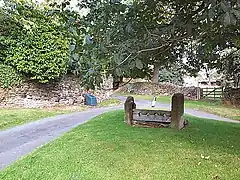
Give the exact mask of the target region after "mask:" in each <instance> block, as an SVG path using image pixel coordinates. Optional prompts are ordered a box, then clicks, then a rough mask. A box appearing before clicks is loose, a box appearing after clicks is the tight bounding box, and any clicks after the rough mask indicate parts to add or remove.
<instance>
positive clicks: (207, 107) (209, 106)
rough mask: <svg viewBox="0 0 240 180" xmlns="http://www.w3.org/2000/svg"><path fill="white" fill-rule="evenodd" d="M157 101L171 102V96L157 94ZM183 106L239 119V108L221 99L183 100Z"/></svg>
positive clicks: (145, 97)
mask: <svg viewBox="0 0 240 180" xmlns="http://www.w3.org/2000/svg"><path fill="white" fill-rule="evenodd" d="M121 95H124V96H128V95H129V94H121ZM131 96H134V97H135V98H136V99H143V100H152V98H153V96H152V95H131ZM157 101H158V102H163V103H171V97H170V96H157ZM185 107H186V108H191V109H197V110H201V111H205V112H209V113H212V114H216V115H219V116H222V117H228V118H231V119H234V120H240V108H235V107H232V106H227V105H225V104H223V103H222V102H221V101H193V100H185Z"/></svg>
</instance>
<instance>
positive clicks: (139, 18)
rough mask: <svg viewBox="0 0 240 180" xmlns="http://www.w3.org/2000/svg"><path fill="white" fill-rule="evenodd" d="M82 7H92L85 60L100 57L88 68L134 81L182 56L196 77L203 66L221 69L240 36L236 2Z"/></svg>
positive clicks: (87, 3) (87, 1) (88, 4)
mask: <svg viewBox="0 0 240 180" xmlns="http://www.w3.org/2000/svg"><path fill="white" fill-rule="evenodd" d="M79 6H80V8H88V9H89V13H88V15H87V16H86V17H84V18H83V19H81V26H82V27H84V28H85V30H86V32H85V34H86V35H88V36H90V37H91V39H92V43H89V44H87V46H86V47H87V48H86V49H84V54H83V56H85V55H86V56H88V58H90V57H91V58H90V59H93V61H94V59H97V62H96V61H94V63H93V64H91V65H90V67H95V66H98V67H100V68H99V69H98V71H99V73H98V74H100V71H102V70H103V69H104V70H105V71H106V72H108V73H110V74H114V75H115V76H133V77H136V76H138V74H140V72H149V71H150V70H151V69H150V68H149V67H150V66H149V65H158V66H159V67H160V68H164V67H168V66H169V65H171V64H173V63H183V62H182V60H183V58H186V59H187V62H186V63H185V69H186V70H187V71H188V72H190V73H191V74H192V75H194V74H196V73H197V72H198V71H199V70H200V69H201V68H203V67H204V64H208V66H209V67H210V68H218V69H221V66H222V64H223V62H224V58H223V57H222V54H223V52H224V51H225V50H226V48H233V47H236V43H235V41H236V38H237V37H239V24H240V21H239V20H240V19H239V13H240V11H239V4H238V3H237V2H234V1H226V0H210V1H205V0H202V1H199V0H191V1H190V0H187V1H179V0H174V1H170V0H165V1H157V0H152V1H149V0H144V1H127V2H126V1H101V2H99V1H97V0H83V1H81V2H80V3H79ZM100 59H101V60H100ZM84 62H85V60H83V61H82V63H84ZM143 68H145V69H147V70H145V71H142V70H143ZM133 71H134V72H135V73H134V74H132V72H133Z"/></svg>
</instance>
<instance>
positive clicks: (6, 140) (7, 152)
mask: <svg viewBox="0 0 240 180" xmlns="http://www.w3.org/2000/svg"><path fill="white" fill-rule="evenodd" d="M118 98H119V99H121V100H125V97H118ZM136 104H137V108H147V107H150V104H151V102H150V101H145V100H139V101H136ZM156 108H164V109H170V105H169V104H164V103H157V104H156ZM117 109H123V106H122V105H120V106H115V107H107V108H93V109H91V110H87V111H84V112H77V113H72V114H66V115H58V116H55V117H51V118H45V119H42V120H39V121H35V122H31V123H28V124H24V125H21V126H17V127H14V128H10V129H8V130H5V131H0V170H1V169H3V168H5V167H7V166H9V165H11V164H12V163H14V162H15V161H16V160H18V159H19V158H21V157H23V156H25V155H27V154H28V153H30V152H32V151H33V150H34V149H36V148H38V147H41V146H42V145H44V144H46V143H49V142H50V141H52V140H54V139H55V138H57V137H59V136H61V135H62V134H64V133H65V132H67V131H70V130H71V129H72V128H74V127H76V126H78V125H80V124H83V123H85V122H87V121H88V120H90V119H92V118H93V117H95V116H98V115H100V114H102V113H105V112H108V111H111V110H117ZM185 113H187V114H190V115H193V116H197V117H201V118H208V119H213V120H219V121H227V122H232V123H239V121H234V120H231V119H227V118H222V117H219V116H216V115H213V114H209V113H204V112H200V111H196V110H191V109H186V110H185Z"/></svg>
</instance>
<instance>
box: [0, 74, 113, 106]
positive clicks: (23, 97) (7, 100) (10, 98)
mask: <svg viewBox="0 0 240 180" xmlns="http://www.w3.org/2000/svg"><path fill="white" fill-rule="evenodd" d="M108 84H111V83H109V82H107V81H105V86H108ZM84 93H86V91H85V90H84V88H83V87H81V85H80V79H79V78H76V77H73V76H67V77H65V78H63V79H62V80H61V81H59V82H55V83H51V84H38V83H32V82H24V83H22V84H21V85H18V86H15V87H11V88H9V89H1V88H0V107H27V108H35V107H51V106H57V105H78V104H82V103H83V102H84V97H83V94H84ZM91 93H92V94H94V95H95V96H96V97H97V101H98V102H101V101H102V100H104V99H107V98H109V95H110V93H109V91H105V90H96V91H94V92H91Z"/></svg>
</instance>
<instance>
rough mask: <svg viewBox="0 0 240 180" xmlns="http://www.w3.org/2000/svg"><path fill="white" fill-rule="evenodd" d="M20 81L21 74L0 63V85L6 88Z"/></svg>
mask: <svg viewBox="0 0 240 180" xmlns="http://www.w3.org/2000/svg"><path fill="white" fill-rule="evenodd" d="M19 82H21V76H20V75H19V74H18V73H17V72H16V71H15V69H13V68H12V67H10V66H7V65H4V64H0V87H1V88H8V87H10V86H13V85H16V84H18V83H19Z"/></svg>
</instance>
